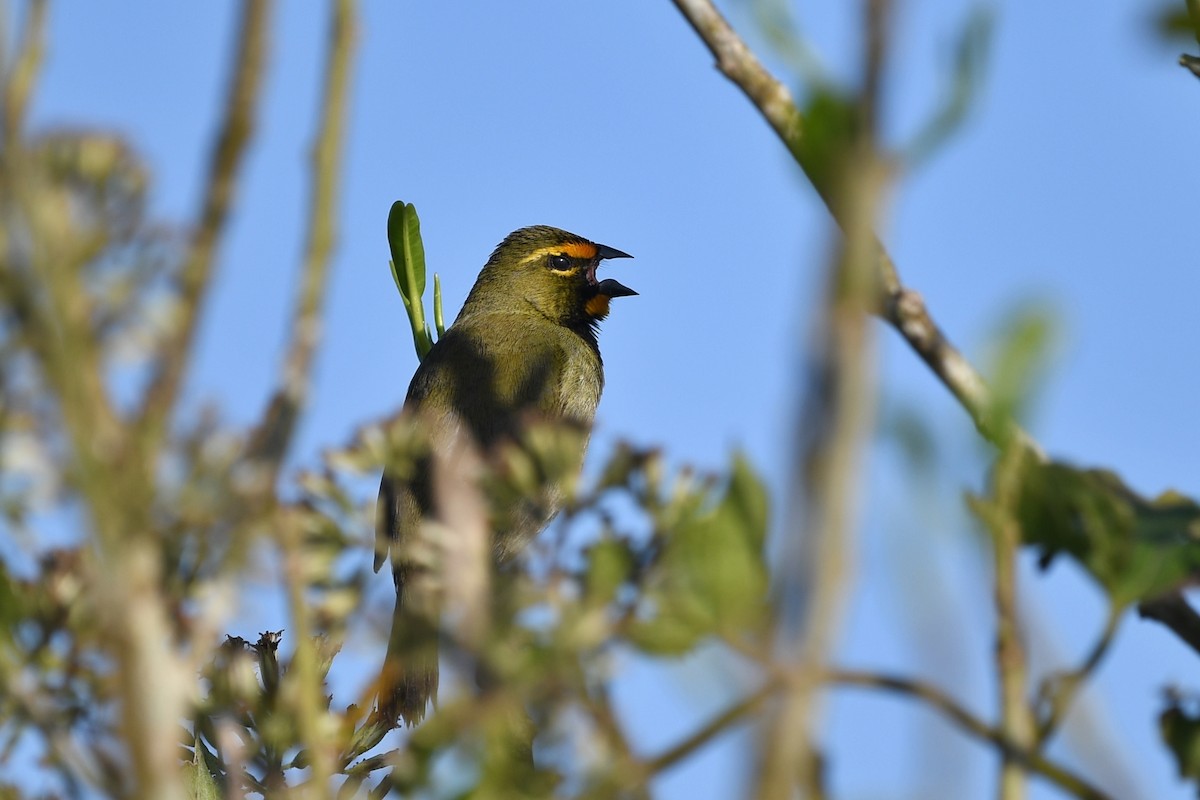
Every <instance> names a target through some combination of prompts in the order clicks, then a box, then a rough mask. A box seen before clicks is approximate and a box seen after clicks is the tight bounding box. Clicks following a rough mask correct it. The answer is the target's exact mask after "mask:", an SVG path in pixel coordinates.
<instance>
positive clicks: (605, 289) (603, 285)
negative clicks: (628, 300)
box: [593, 244, 637, 297]
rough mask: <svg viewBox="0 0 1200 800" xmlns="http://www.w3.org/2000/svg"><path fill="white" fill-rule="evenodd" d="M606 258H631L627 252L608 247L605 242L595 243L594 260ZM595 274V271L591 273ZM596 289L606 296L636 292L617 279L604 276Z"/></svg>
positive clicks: (627, 294) (630, 294)
mask: <svg viewBox="0 0 1200 800" xmlns="http://www.w3.org/2000/svg"><path fill="white" fill-rule="evenodd" d="M608 258H633V256H631V255H629V253H625V252H622V251H620V250H618V249H617V248H615V247H609V246H608V245H606V244H598V245H596V261H598V262H599V261H603V260H605V259H608ZM593 274H595V273H593ZM597 291H598V292H599V293H600V294H602V295H605V296H607V297H630V296H632V295H635V294H637V292H635V291H634V290H633V289H630V288H629V287H628V286H625V285H623V284H622V283H620V282H619V281H615V280H613V279H612V278H605V279H604V280H602V281H600V283H599V286H598V288H597Z"/></svg>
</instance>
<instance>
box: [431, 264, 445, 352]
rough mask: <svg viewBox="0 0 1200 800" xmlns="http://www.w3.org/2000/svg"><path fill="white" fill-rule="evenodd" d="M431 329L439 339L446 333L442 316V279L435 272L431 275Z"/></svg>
mask: <svg viewBox="0 0 1200 800" xmlns="http://www.w3.org/2000/svg"><path fill="white" fill-rule="evenodd" d="M433 327H434V328H436V329H437V335H438V338H439V339H441V338H442V335H443V334H444V333H445V332H446V319H445V317H443V316H442V279H441V278H440V277H438V274H437V273H436V272H435V273H433Z"/></svg>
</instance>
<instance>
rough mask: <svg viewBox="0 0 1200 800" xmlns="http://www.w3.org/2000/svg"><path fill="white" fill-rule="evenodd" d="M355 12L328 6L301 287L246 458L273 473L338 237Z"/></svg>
mask: <svg viewBox="0 0 1200 800" xmlns="http://www.w3.org/2000/svg"><path fill="white" fill-rule="evenodd" d="M356 17H357V11H356V9H355V4H354V2H352V0H338V2H335V3H334V5H333V18H332V20H331V23H330V45H329V52H328V56H327V59H328V60H327V62H326V66H325V79H324V80H325V85H324V88H323V90H322V93H321V94H322V96H321V104H320V106H319V108H320V109H321V120H320V125H319V129H318V131H317V135H316V141H315V143H314V145H313V150H312V172H311V175H312V188H311V190H310V195H309V207H308V225H307V230H308V241H307V244H306V245H305V253H304V263H303V266H302V268H301V275H300V289H299V293H298V296H297V299H296V308H295V311H294V312H293V317H292V327H291V341H290V343H289V345H288V352H287V357H286V360H285V361H284V369H283V376H282V378H281V380H280V385H279V388H278V389H276V391H275V395H274V397H272V398H271V402H270V404H269V405H268V407H267V410H266V412H265V413H264V414H263V419H262V421H261V422H260V423H259V426H258V429H257V430H256V431H255V433H254V435H253V437H252V442H253V444H252V445H251V446H250V448H249V457H250V458H252V459H254V460H256V461H259V462H260V463H264V465H265V466H267V467H268V475H273V473H274V472H275V470H276V469H277V468H278V465H279V463H280V462H281V461H282V460H283V458H284V456H285V455H286V454H287V449H288V445H289V444H290V442H291V439H292V434H293V433H294V431H295V428H296V421H297V419H298V417H299V415H300V412H301V410H302V409H303V408H304V405H305V403H306V400H307V397H308V389H309V384H310V380H311V379H310V376H311V373H312V364H313V357H314V355H315V353H316V349H317V345H318V343H319V341H320V337H321V317H322V308H323V305H324V300H325V287H326V284H327V283H328V281H329V264H330V260H331V256H332V254H333V248H334V245H335V242H336V238H337V213H336V204H337V197H338V188H339V186H338V184H339V181H340V179H341V174H342V170H341V157H342V150H343V146H342V145H343V142H344V140H345V127H346V116H347V114H346V106H347V103H348V95H349V83H350V71H351V70H350V67H351V59H352V53H353V50H354V42H355V38H356V26H357V23H356Z"/></svg>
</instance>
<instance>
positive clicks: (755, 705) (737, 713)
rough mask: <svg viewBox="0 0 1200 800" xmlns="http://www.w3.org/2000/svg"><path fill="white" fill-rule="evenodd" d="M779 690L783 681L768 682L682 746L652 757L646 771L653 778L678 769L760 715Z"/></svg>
mask: <svg viewBox="0 0 1200 800" xmlns="http://www.w3.org/2000/svg"><path fill="white" fill-rule="evenodd" d="M779 688H780V682H779V681H769V682H767V683H766V684H764V685H763V686H762V688H760V689H759V690H758V691H756V692H754V693H753V694H751V695H749V696H748V697H746V698H745V699H743V700H739V701H738V702H737V703H735V704H733V705H732V706H730V707H729V708H727V709H725V710H724V711H722V712H721V713H720V714H718V715H717V716H715V717H713V718H712V719H711V720H709V721H708V722H707V723H706V724H705V725H704V726H703V727H701V728H699V729H698V730H697V731H695V732H694V733H692V734H691V735H690V736H688V737H687V738H686V739H684V740H683V741H682V742H679V744H676V745H674V746H673V747H671V748H670V749H668V750H666V751H664V752H662V753H660V754H658V755H657V756H655V757H654V758H651V759H650V760H649V761H647V762H646V765H645V770H646V772H647V773H648V774H649V775H657V774H658V773H660V772H664V771H665V770H668V769H670V768H671V767H673V766H675V765H676V764H678V763H679V762H680V761H683V760H684V759H685V758H688V757H690V756H691V755H692V754H694V753H695V752H696V751H697V750H699V749H700V748H702V747H704V746H705V745H707V744H708V743H709V742H711V741H712V740H713V739H715V738H716V737H718V736H720V735H721V734H722V733H725V732H726V731H728V730H729V728H730V727H732V726H733V725H736V724H737V723H739V722H741V721H742V720H744V719H746V718H747V717H749V716H751V715H753V714H755V713H757V712H758V711H759V709H761V708H762V705H763V703H765V702H766V701H767V698H769V697H770V696H771V695H772V694H773V693H774V692H776V691H778V690H779Z"/></svg>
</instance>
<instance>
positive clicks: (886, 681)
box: [824, 669, 1110, 800]
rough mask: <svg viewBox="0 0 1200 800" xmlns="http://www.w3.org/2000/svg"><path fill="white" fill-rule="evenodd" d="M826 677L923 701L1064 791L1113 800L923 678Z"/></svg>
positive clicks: (835, 673)
mask: <svg viewBox="0 0 1200 800" xmlns="http://www.w3.org/2000/svg"><path fill="white" fill-rule="evenodd" d="M824 679H825V680H826V681H827V682H829V683H833V684H838V685H841V686H858V687H862V688H867V689H882V690H884V691H890V692H895V693H897V694H902V695H907V696H909V697H912V698H914V699H917V700H920V701H921V702H922V703H924V704H926V705H928V706H929V707H930V708H932V709H934V710H936V711H938V712H939V713H941V714H942V715H943V716H945V717H946V718H947V719H949V720H950V721H951V722H953V723H954V724H955V725H957V726H958V727H959V728H960V729H962V730H963V731H965V732H966V733H968V734H970V735H971V736H974V737H975V738H977V739H980V740H982V741H985V742H989V743H991V744H992V745H994V746H995V747H996V748H998V749H999V750H1000V751H1001V752H1003V753H1005V755H1006V756H1007V757H1008V758H1010V759H1012V760H1013V761H1015V762H1016V763H1019V764H1021V765H1022V766H1023V767H1024V768H1025V769H1027V770H1029V771H1030V772H1032V773H1035V774H1037V775H1040V776H1042V777H1043V778H1045V779H1046V780H1048V781H1050V782H1051V783H1053V784H1054V785H1055V786H1057V787H1059V788H1060V789H1062V790H1063V791H1065V792H1068V793H1070V794H1071V795H1074V796H1075V797H1079V798H1084V799H1085V800H1110V796H1109V795H1108V794H1107V793H1106V792H1104V791H1102V790H1101V789H1099V788H1097V787H1095V786H1093V785H1092V784H1091V783H1089V782H1088V781H1087V780H1086V779H1085V778H1083V777H1081V776H1080V775H1077V774H1075V773H1074V772H1071V771H1070V770H1069V769H1067V768H1066V767H1063V766H1061V765H1060V764H1057V763H1055V762H1053V761H1051V760H1050V759H1048V758H1046V756H1044V755H1042V754H1041V753H1040V752H1039V751H1037V750H1034V749H1031V748H1029V747H1028V746H1026V745H1022V744H1020V743H1019V742H1016V741H1014V740H1012V739H1011V738H1010V737H1009V736H1008V735H1007V734H1006V733H1005V732H1004V730H1003V729H1002V728H997V727H994V726H992V725H989V724H987V723H986V722H984V721H983V720H981V719H980V718H979V717H977V716H976V715H975V714H972V713H971V712H970V711H968V710H967V709H966V708H964V707H963V706H962V705H960V704H959V703H958V702H957V701H956V700H954V699H953V698H952V697H950V696H949V695H947V694H946V693H945V692H943V691H942V690H941V689H939V688H937V687H936V686H934V685H932V684H929V683H924V682H922V681H915V680H910V679H907V678H898V677H894V676H891V675H880V674H877V673H873V672H862V671H858V670H841V669H839V670H830V671H829V672H827V673H826V674H825V676H824Z"/></svg>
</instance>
